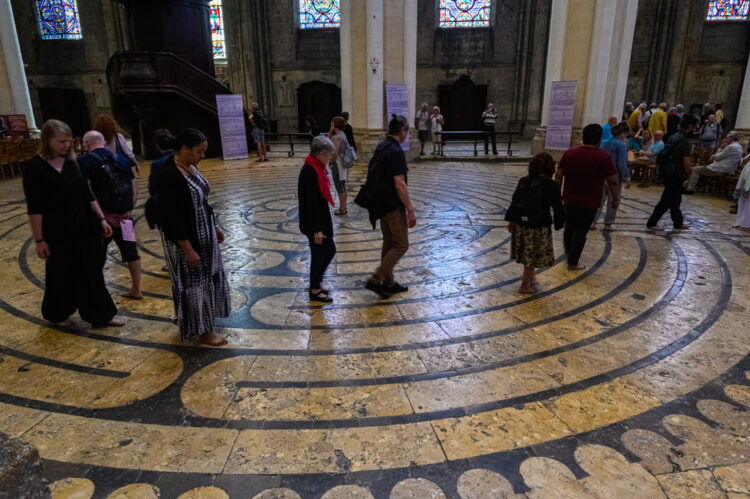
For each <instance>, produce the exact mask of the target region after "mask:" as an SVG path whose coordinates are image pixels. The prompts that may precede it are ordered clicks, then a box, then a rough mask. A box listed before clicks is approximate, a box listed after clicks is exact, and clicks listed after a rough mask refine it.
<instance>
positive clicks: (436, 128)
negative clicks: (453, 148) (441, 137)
mask: <svg viewBox="0 0 750 499" xmlns="http://www.w3.org/2000/svg"><path fill="white" fill-rule="evenodd" d="M430 120H431V121H432V131H433V132H442V131H443V125H441V124H440V122H441V121H443V115H442V114H438V115H437V116H434V115H433V116H430Z"/></svg>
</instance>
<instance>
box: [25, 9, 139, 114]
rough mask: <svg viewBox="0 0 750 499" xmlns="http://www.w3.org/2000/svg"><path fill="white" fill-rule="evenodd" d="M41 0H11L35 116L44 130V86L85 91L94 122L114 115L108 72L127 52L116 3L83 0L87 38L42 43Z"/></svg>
mask: <svg viewBox="0 0 750 499" xmlns="http://www.w3.org/2000/svg"><path fill="white" fill-rule="evenodd" d="M35 3H36V2H30V1H27V0H11V4H12V6H13V14H14V16H15V20H16V30H17V31H18V38H19V43H20V46H21V53H22V55H23V61H24V64H25V66H26V77H27V79H28V81H29V93H30V95H31V102H32V105H33V107H34V116H35V119H36V121H37V123H38V124H39V126H41V123H42V121H43V116H42V112H41V108H40V102H39V94H38V91H37V89H39V88H62V89H80V90H83V93H84V96H85V101H86V107H87V110H86V111H87V113H88V115H89V117H90V119H91V120H93V118H94V117H95V116H96V115H97V114H99V113H102V112H110V99H109V89H108V87H107V77H106V73H105V71H106V68H107V61H108V60H109V58H110V56H111V54H113V53H114V52H116V51H118V50H122V49H124V48H125V42H124V40H123V37H122V29H121V25H120V24H119V23H120V21H119V19H120V13H121V12H122V6H121V5H120V4H118V3H116V2H115V1H114V0H78V9H79V13H80V19H81V31H82V33H83V39H82V40H42V39H41V35H40V32H39V25H38V22H37V13H36V7H35Z"/></svg>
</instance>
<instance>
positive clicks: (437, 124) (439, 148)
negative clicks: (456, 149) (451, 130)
mask: <svg viewBox="0 0 750 499" xmlns="http://www.w3.org/2000/svg"><path fill="white" fill-rule="evenodd" d="M430 123H431V127H430V129H431V130H432V154H437V155H438V156H441V155H442V154H443V127H444V126H445V120H444V119H443V115H442V114H440V108H439V107H437V106H435V107H433V108H432V114H431V115H430Z"/></svg>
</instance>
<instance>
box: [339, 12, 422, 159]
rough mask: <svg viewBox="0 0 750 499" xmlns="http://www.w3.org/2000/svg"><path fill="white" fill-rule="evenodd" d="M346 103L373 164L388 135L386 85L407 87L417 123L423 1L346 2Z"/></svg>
mask: <svg viewBox="0 0 750 499" xmlns="http://www.w3.org/2000/svg"><path fill="white" fill-rule="evenodd" d="M340 37H341V38H340V39H341V100H342V109H343V110H345V111H349V114H350V118H351V119H350V122H351V125H352V128H354V133H355V135H356V136H357V154H358V156H359V157H360V160H362V161H368V160H369V158H370V157H371V156H372V151H374V149H375V146H376V145H377V144H378V142H380V141H381V140H382V139H383V137H384V136H385V129H386V127H387V123H388V117H387V116H386V102H385V85H386V84H387V83H390V84H402V85H406V86H407V88H408V94H409V106H410V112H409V116H406V118H407V119H408V120H409V121H412V120H411V118H410V116H411V114H413V111H412V109H413V108H414V105H415V101H416V79H417V77H416V75H417V53H416V50H417V43H416V37H417V0H350V1H347V2H341V27H340Z"/></svg>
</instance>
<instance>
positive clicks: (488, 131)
mask: <svg viewBox="0 0 750 499" xmlns="http://www.w3.org/2000/svg"><path fill="white" fill-rule="evenodd" d="M490 140H492V153H493V154H497V143H496V142H495V140H496V139H495V125H484V153H485V154H487V153H488V152H489V141H490Z"/></svg>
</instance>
